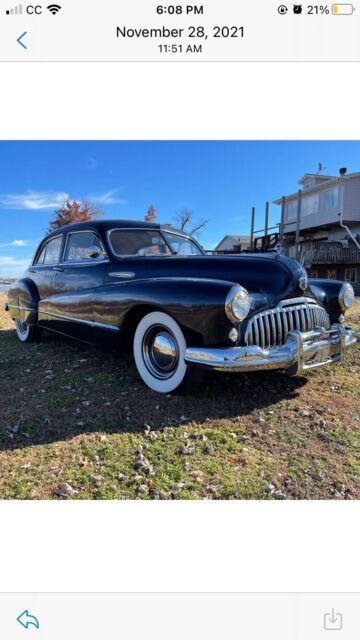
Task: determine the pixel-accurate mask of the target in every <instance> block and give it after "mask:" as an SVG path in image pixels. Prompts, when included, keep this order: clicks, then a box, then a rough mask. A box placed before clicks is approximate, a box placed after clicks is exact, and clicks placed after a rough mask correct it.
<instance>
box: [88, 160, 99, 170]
mask: <svg viewBox="0 0 360 640" xmlns="http://www.w3.org/2000/svg"><path fill="white" fill-rule="evenodd" d="M98 166H99V163H98V161H97V160H96V158H92V157H89V158H87V159H86V168H87V169H89V170H90V171H93V170H94V169H97V168H98Z"/></svg>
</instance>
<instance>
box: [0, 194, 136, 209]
mask: <svg viewBox="0 0 360 640" xmlns="http://www.w3.org/2000/svg"><path fill="white" fill-rule="evenodd" d="M117 193H118V189H113V190H112V191H105V192H104V193H96V194H94V195H91V196H86V197H85V198H83V199H84V200H85V201H86V200H88V201H90V202H92V203H95V204H96V205H98V206H102V207H104V206H106V205H110V204H126V200H122V199H121V198H119V197H118V196H117ZM65 200H70V201H72V200H77V201H79V202H80V201H81V199H80V198H72V197H70V195H69V194H68V193H64V192H62V191H27V192H26V193H5V194H0V208H1V209H13V210H16V211H24V210H28V211H37V210H42V209H58V208H59V207H61V205H62V204H63V203H64V202H65Z"/></svg>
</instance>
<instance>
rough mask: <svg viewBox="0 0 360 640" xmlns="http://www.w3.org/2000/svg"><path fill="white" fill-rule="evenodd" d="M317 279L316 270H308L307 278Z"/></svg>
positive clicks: (317, 273)
mask: <svg viewBox="0 0 360 640" xmlns="http://www.w3.org/2000/svg"><path fill="white" fill-rule="evenodd" d="M318 277H319V272H318V270H317V269H310V271H309V278H318Z"/></svg>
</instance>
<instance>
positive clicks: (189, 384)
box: [133, 311, 201, 393]
mask: <svg viewBox="0 0 360 640" xmlns="http://www.w3.org/2000/svg"><path fill="white" fill-rule="evenodd" d="M133 349H134V358H135V364H136V367H137V370H138V372H139V374H140V376H141V378H142V379H143V381H144V382H145V384H147V386H148V387H150V389H153V391H157V392H158V393H173V392H175V391H176V392H177V393H190V392H191V391H194V390H195V388H196V387H197V386H198V384H199V382H200V376H201V372H199V371H194V370H192V369H191V368H189V367H188V365H186V364H185V360H184V356H185V350H186V342H185V337H184V334H183V332H182V330H181V329H180V327H179V325H178V323H177V322H175V320H174V319H173V318H171V317H170V316H168V315H167V314H166V313H162V312H160V311H154V312H152V313H149V314H148V315H146V316H144V318H143V319H142V320H140V322H139V324H138V326H137V329H136V331H135V336H134V344H133Z"/></svg>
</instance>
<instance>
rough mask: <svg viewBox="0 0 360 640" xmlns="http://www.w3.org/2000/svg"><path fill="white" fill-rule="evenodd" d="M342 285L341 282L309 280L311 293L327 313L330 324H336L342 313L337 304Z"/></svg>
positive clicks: (319, 279) (318, 279)
mask: <svg viewBox="0 0 360 640" xmlns="http://www.w3.org/2000/svg"><path fill="white" fill-rule="evenodd" d="M343 284H344V283H343V282H342V281H341V280H330V279H329V280H326V279H321V278H310V279H309V285H310V288H311V291H312V292H313V293H314V295H315V296H316V299H317V301H318V302H319V304H321V305H322V306H323V307H325V309H326V310H327V312H328V313H329V315H330V319H331V322H338V320H339V316H340V315H342V314H343V313H344V311H343V309H342V308H341V306H340V304H339V293H340V289H341V287H342V286H343Z"/></svg>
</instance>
